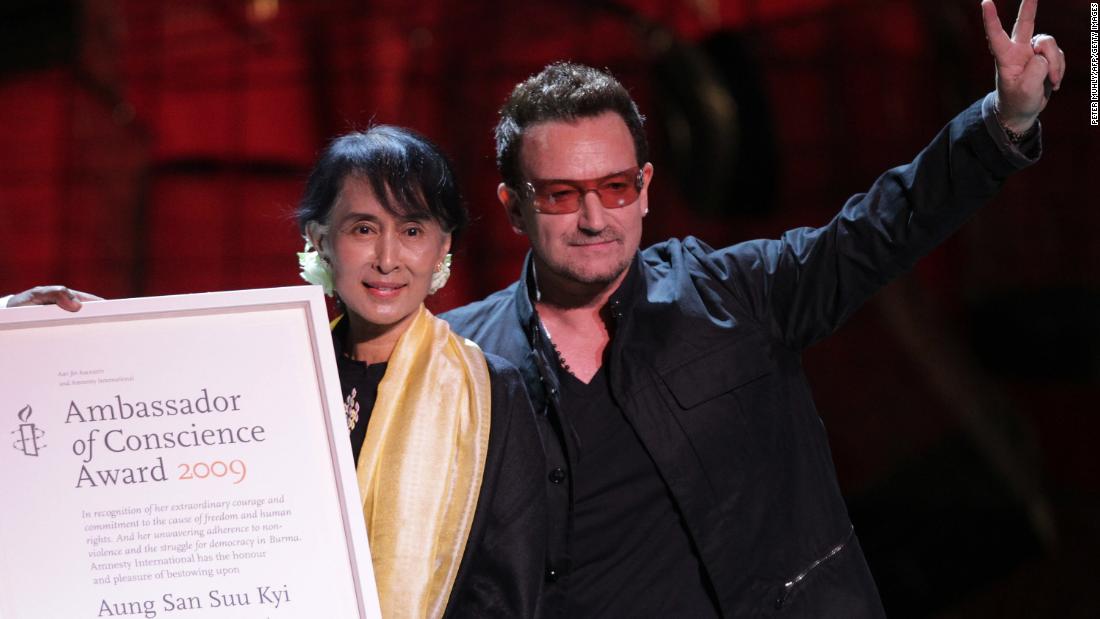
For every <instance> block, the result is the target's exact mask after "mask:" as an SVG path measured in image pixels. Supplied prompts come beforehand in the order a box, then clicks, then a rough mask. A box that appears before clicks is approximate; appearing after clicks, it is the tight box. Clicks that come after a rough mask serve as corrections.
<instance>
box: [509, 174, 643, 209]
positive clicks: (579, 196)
mask: <svg viewBox="0 0 1100 619" xmlns="http://www.w3.org/2000/svg"><path fill="white" fill-rule="evenodd" d="M528 187H529V188H530V189H531V193H532V195H533V202H534V206H535V209H536V210H537V211H538V212H540V213H548V214H551V215H564V214H566V213H575V212H577V211H578V210H580V208H581V200H583V199H584V196H585V195H586V194H588V193H589V192H592V191H594V192H596V195H597V196H599V198H600V204H602V205H603V207H604V208H607V209H615V208H622V207H624V206H628V205H630V204H633V203H634V201H635V200H637V199H638V192H639V190H640V189H641V172H639V171H638V169H637V168H634V169H632V170H625V171H623V172H619V173H618V174H613V175H611V176H606V177H604V178H600V179H596V180H587V181H550V182H546V181H532V182H529V183H528Z"/></svg>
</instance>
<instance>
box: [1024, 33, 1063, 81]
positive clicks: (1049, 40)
mask: <svg viewBox="0 0 1100 619" xmlns="http://www.w3.org/2000/svg"><path fill="white" fill-rule="evenodd" d="M1031 48H1032V49H1033V50H1035V53H1036V54H1037V55H1040V56H1042V57H1044V58H1046V59H1047V63H1049V65H1050V73H1049V74H1048V75H1047V77H1048V78H1049V79H1050V83H1051V85H1052V86H1053V87H1054V90H1058V89H1059V88H1060V87H1061V85H1062V77H1064V76H1065V74H1066V55H1065V53H1063V52H1062V50H1061V48H1059V47H1058V42H1057V41H1055V40H1054V37H1052V36H1050V35H1048V34H1040V35H1037V36H1036V37H1035V38H1034V39H1032V41H1031Z"/></svg>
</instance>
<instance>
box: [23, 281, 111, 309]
mask: <svg viewBox="0 0 1100 619" xmlns="http://www.w3.org/2000/svg"><path fill="white" fill-rule="evenodd" d="M102 300H103V299H102V297H98V296H96V295H94V294H91V293H88V292H81V291H79V290H73V289H71V288H69V287H67V286H37V287H35V288H31V289H30V290H25V291H23V292H20V293H19V294H17V295H14V296H13V297H12V298H11V300H10V301H8V306H9V307H20V306H26V305H56V306H58V307H60V308H61V309H64V310H68V311H70V312H75V311H78V310H79V309H80V308H81V307H82V305H83V303H82V302H83V301H102Z"/></svg>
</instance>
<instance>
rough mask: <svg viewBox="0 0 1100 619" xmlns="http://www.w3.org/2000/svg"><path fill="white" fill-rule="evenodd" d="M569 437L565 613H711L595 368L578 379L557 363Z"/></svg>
mask: <svg viewBox="0 0 1100 619" xmlns="http://www.w3.org/2000/svg"><path fill="white" fill-rule="evenodd" d="M558 374H559V376H560V379H561V409H562V410H563V411H568V414H567V423H568V425H569V429H567V430H566V431H567V432H571V434H572V437H571V438H572V439H573V440H572V441H571V442H575V444H576V453H577V457H576V461H575V464H574V467H575V469H576V470H574V471H573V491H574V497H573V531H572V535H571V536H570V541H569V555H570V563H571V565H572V570H571V573H570V574H569V575H568V576H567V582H565V583H563V584H564V585H565V586H566V587H567V589H568V593H567V594H566V599H567V600H568V605H569V608H568V612H567V613H566V614H567V615H568V616H577V617H692V618H706V617H717V616H718V611H717V607H716V604H715V602H714V601H713V599H714V597H713V595H712V594H711V593H710V592H709V590H708V589H709V585H708V584H707V581H706V578H705V575H704V571H703V567H702V564H701V562H700V561H699V558H698V554H697V553H696V552H695V550H694V548H693V547H692V543H691V538H690V536H689V534H688V531H687V527H686V525H685V523H684V521H683V519H682V517H681V516H680V514H679V511H678V510H677V508H676V505H675V503H674V502H673V499H672V495H671V494H670V492H669V490H668V487H667V485H666V484H665V482H664V480H663V479H662V478H661V476H660V473H659V472H658V470H657V467H656V466H655V465H654V463H653V460H652V459H651V458H650V456H649V454H648V452H646V450H645V447H644V446H643V445H642V442H641V440H640V439H639V438H638V436H637V434H635V432H634V429H633V428H632V427H631V425H630V423H629V422H628V421H627V419H626V418H625V417H624V415H623V412H622V410H621V409H620V408H619V407H618V406H617V405H616V404H615V401H614V399H613V398H612V397H611V391H610V388H609V386H608V383H607V374H606V370H605V369H604V368H600V370H599V371H598V372H597V373H596V375H595V376H593V377H592V380H591V381H590V382H589V383H588V384H585V383H583V382H581V381H580V380H579V379H578V378H576V377H575V376H573V375H572V374H571V373H569V372H568V371H566V370H564V369H562V368H560V367H559V368H558Z"/></svg>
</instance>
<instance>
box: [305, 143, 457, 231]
mask: <svg viewBox="0 0 1100 619" xmlns="http://www.w3.org/2000/svg"><path fill="white" fill-rule="evenodd" d="M348 176H356V177H359V178H363V179H366V180H367V181H369V182H370V187H371V191H372V192H374V195H375V197H377V198H378V201H379V202H380V203H381V204H382V208H384V209H386V210H387V211H388V212H390V213H391V214H393V215H397V216H401V217H417V218H419V217H430V218H432V219H434V220H436V221H438V222H439V224H440V226H441V227H442V228H443V231H444V232H450V233H451V244H452V247H453V246H454V244H455V243H456V242H457V240H458V237H459V236H460V235H461V233H462V231H463V230H464V229H465V228H466V224H467V222H468V221H469V214H468V213H467V212H466V208H465V206H463V204H462V197H461V196H460V195H459V192H458V184H457V183H456V182H455V175H454V171H453V170H452V168H451V163H450V161H448V160H447V156H446V155H444V154H443V151H441V150H439V147H438V146H436V145H435V144H433V143H432V142H431V141H429V140H428V139H427V138H425V137H424V136H422V135H420V134H418V133H416V132H415V131H412V130H410V129H405V128H404V127H395V126H392V125H377V126H374V127H371V128H370V129H368V130H367V131H354V132H352V133H348V134H346V135H342V136H340V137H338V138H336V139H335V140H333V141H332V143H331V144H329V146H328V148H326V149H325V151H324V153H322V154H321V158H320V159H319V160H318V161H317V164H316V165H315V166H314V167H313V171H312V172H310V174H309V180H308V181H307V182H306V190H305V195H303V196H302V200H301V202H299V203H298V209H297V210H296V211H295V216H296V218H297V220H298V229H299V230H300V231H301V232H302V233H303V234H304V233H305V231H306V226H307V225H308V224H309V222H311V221H316V222H318V223H321V224H324V223H327V221H328V215H329V212H330V211H331V210H332V205H333V203H334V202H336V197H337V196H338V195H339V194H340V189H341V188H342V187H343V185H344V179H346V178H347V177H348Z"/></svg>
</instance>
